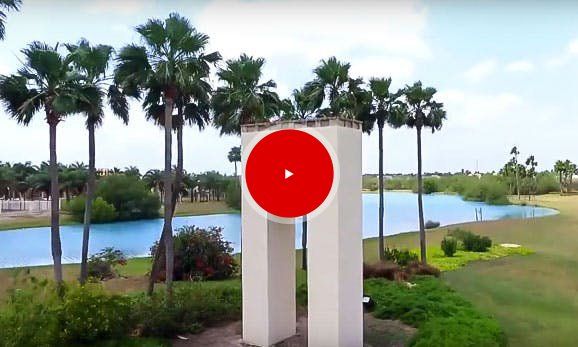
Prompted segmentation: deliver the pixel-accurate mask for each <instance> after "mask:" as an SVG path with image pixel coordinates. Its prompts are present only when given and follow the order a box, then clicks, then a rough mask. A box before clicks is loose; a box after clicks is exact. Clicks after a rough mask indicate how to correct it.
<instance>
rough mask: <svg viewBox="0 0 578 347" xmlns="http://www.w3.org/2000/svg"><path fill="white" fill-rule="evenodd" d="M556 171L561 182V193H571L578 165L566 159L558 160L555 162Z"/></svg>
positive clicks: (577, 172) (577, 173)
mask: <svg viewBox="0 0 578 347" xmlns="http://www.w3.org/2000/svg"><path fill="white" fill-rule="evenodd" d="M554 172H555V173H556V174H557V175H558V179H559V182H560V194H564V193H569V192H570V189H571V186H572V182H573V179H574V176H575V175H578V166H576V164H574V163H572V162H571V161H570V160H568V159H566V160H564V161H562V160H558V161H556V163H555V164H554Z"/></svg>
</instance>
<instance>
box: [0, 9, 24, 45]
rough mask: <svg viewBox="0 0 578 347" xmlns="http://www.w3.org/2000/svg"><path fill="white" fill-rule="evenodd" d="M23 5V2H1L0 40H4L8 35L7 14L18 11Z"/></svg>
mask: <svg viewBox="0 0 578 347" xmlns="http://www.w3.org/2000/svg"><path fill="white" fill-rule="evenodd" d="M20 5H22V1H21V0H0V40H4V37H5V34H6V24H5V23H4V22H5V21H6V12H8V11H12V10H13V11H18V10H20Z"/></svg>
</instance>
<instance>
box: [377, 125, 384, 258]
mask: <svg viewBox="0 0 578 347" xmlns="http://www.w3.org/2000/svg"><path fill="white" fill-rule="evenodd" d="M378 130H379V221H378V226H379V250H378V251H379V260H380V261H383V260H384V257H385V254H384V249H385V242H384V239H383V217H384V210H385V209H384V202H383V189H384V187H383V125H381V124H378Z"/></svg>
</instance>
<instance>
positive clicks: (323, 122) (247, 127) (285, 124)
mask: <svg viewBox="0 0 578 347" xmlns="http://www.w3.org/2000/svg"><path fill="white" fill-rule="evenodd" d="M361 124H362V123H361V122H360V121H358V120H354V119H347V118H342V117H331V118H312V119H298V120H278V121H274V122H264V123H253V124H243V125H241V132H242V133H250V132H255V131H262V130H280V129H299V128H319V127H329V126H339V127H344V128H352V129H359V130H361Z"/></svg>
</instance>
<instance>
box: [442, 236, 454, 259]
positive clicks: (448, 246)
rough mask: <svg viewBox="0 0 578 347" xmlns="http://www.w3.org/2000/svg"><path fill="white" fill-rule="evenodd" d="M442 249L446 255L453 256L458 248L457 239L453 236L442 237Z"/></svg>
mask: <svg viewBox="0 0 578 347" xmlns="http://www.w3.org/2000/svg"><path fill="white" fill-rule="evenodd" d="M441 248H442V251H444V254H445V255H446V257H453V256H454V254H455V253H456V251H457V250H458V240H456V239H455V238H453V237H448V236H446V237H444V239H443V240H442V243H441Z"/></svg>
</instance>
